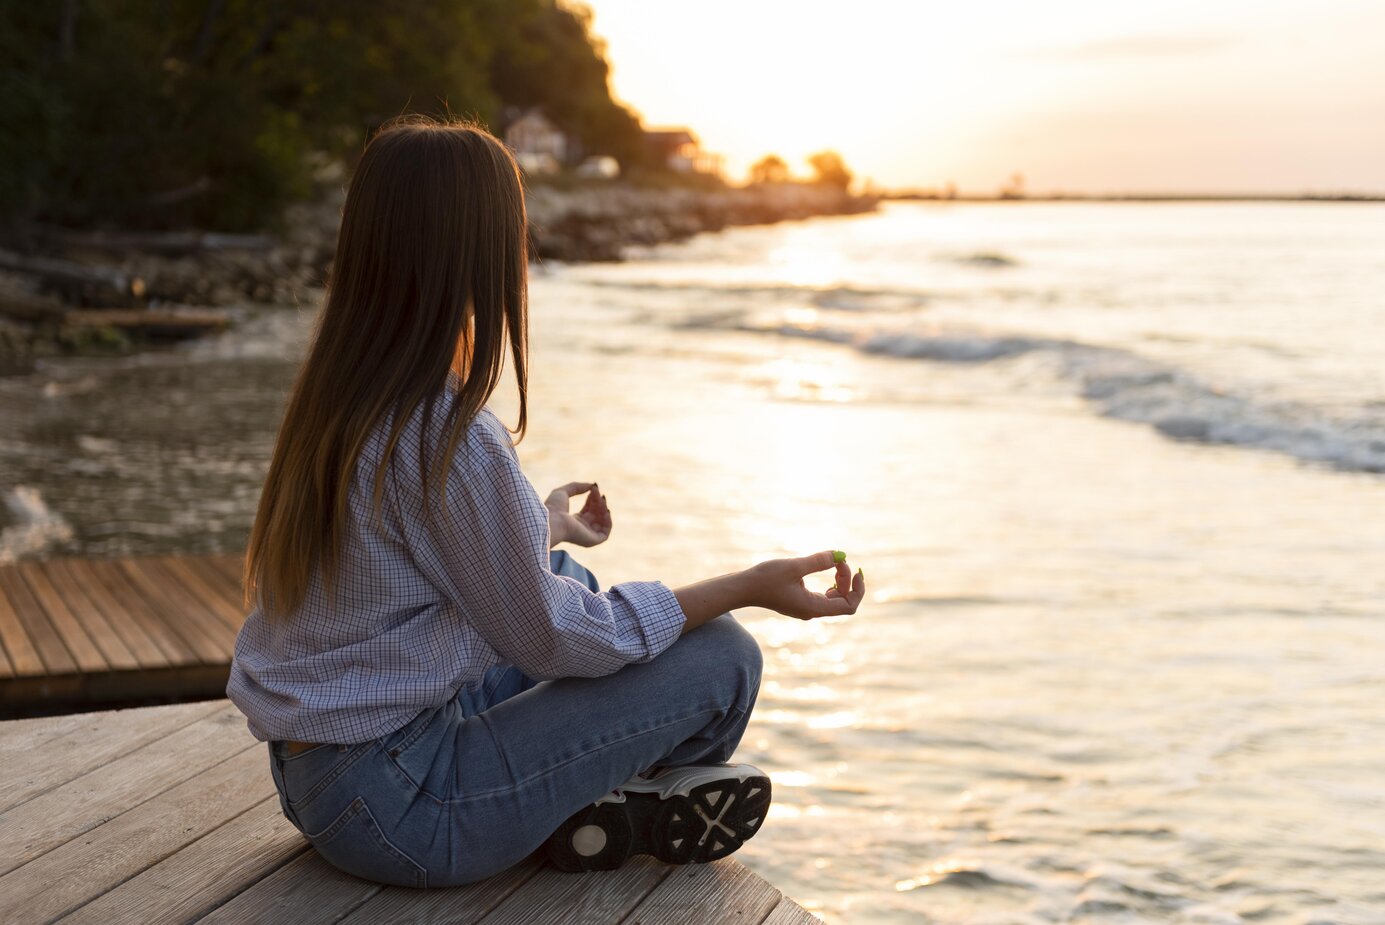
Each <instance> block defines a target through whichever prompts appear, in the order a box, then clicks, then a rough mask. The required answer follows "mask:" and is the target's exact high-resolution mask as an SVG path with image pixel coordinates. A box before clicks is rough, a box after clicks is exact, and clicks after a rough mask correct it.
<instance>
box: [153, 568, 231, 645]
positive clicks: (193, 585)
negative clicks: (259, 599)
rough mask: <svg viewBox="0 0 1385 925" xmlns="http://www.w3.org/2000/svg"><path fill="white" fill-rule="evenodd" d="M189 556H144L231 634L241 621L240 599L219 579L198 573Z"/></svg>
mask: <svg viewBox="0 0 1385 925" xmlns="http://www.w3.org/2000/svg"><path fill="white" fill-rule="evenodd" d="M192 558H193V557H192V556H161V557H159V558H157V559H147V560H146V562H147V564H148V565H149V566H150V567H151V568H157V569H159V570H160V571H161V572H162V573H163V574H165V575H168V576H169V578H170V580H173V581H178V582H181V583H182V585H183V587H185V588H187V590H188V592H189V593H190V594H192V595H193V596H194V597H196V598H197V599H198V600H199V601H200V602H201V603H202V604H203V606H205V607H207V608H208V609H209V610H211V611H212V612H213V613H214V614H216V616H217V618H218V619H220V620H221V622H222V623H224V624H225V625H226V626H227V628H229V629H230V630H231V633H232V635H233V637H234V634H235V633H238V632H240V627H241V624H242V623H244V622H245V612H244V611H242V610H241V607H240V601H239V599H237V598H236V597H235V595H234V594H233V592H232V589H231V588H230V587H229V586H228V585H226V584H225V583H222V582H217V583H215V584H214V583H212V582H210V581H208V580H207V579H206V578H204V577H203V576H202V573H201V572H199V571H197V570H196V569H195V568H193V566H192V563H191V562H190V561H189V560H190V559H192Z"/></svg>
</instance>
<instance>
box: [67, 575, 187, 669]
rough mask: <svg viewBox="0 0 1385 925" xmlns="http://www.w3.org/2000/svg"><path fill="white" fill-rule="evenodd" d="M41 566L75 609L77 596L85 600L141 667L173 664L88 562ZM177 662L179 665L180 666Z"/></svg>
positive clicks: (179, 661)
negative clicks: (102, 618)
mask: <svg viewBox="0 0 1385 925" xmlns="http://www.w3.org/2000/svg"><path fill="white" fill-rule="evenodd" d="M44 567H45V568H46V569H48V571H49V572H50V573H51V574H52V575H53V578H54V582H53V583H54V584H55V585H57V586H58V587H59V588H61V589H62V591H63V593H64V594H68V595H70V596H69V600H70V601H72V602H73V605H74V606H77V597H78V596H80V597H82V598H85V599H86V600H87V602H88V603H90V604H91V606H92V607H93V608H94V609H95V610H97V611H99V612H100V613H101V615H102V616H103V617H104V618H105V620H106V623H107V625H109V626H110V627H111V630H112V632H114V633H115V634H116V635H117V636H118V637H119V638H120V640H121V641H122V642H123V643H124V644H125V645H126V647H127V648H128V649H129V650H130V653H131V654H132V655H134V656H135V658H136V659H138V660H139V664H140V665H141V666H142V667H144V668H166V667H168V666H169V665H171V664H174V662H171V661H170V660H169V657H168V654H167V653H166V652H165V651H164V649H163V648H162V647H161V646H160V645H159V644H158V642H157V641H156V640H155V639H154V637H153V636H151V635H149V633H148V631H147V630H145V628H144V624H143V623H142V622H141V621H139V620H136V619H134V618H133V617H131V616H130V614H128V613H127V612H126V607H125V603H124V601H123V600H122V599H117V598H116V597H115V595H113V594H111V592H110V591H109V590H107V588H106V586H105V584H104V583H103V582H102V581H101V580H100V578H99V577H98V576H97V574H96V571H95V570H94V569H93V568H92V563H91V561H90V560H85V559H83V560H74V559H54V560H51V561H49V562H47V563H45V565H44ZM182 661H183V660H182V659H178V662H177V663H178V664H181V663H182Z"/></svg>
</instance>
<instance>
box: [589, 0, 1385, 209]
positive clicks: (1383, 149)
mask: <svg viewBox="0 0 1385 925" xmlns="http://www.w3.org/2000/svg"><path fill="white" fill-rule="evenodd" d="M588 5H589V6H590V7H591V8H592V10H593V12H594V13H595V22H594V29H595V32H596V33H597V34H598V35H599V36H601V37H602V38H604V39H606V41H607V43H608V49H607V51H608V57H609V59H610V61H611V63H612V66H613V78H612V79H613V84H614V90H615V92H616V95H617V96H618V97H619V98H621V99H622V100H624V101H626V102H628V103H629V104H630V105H631V106H633V107H634V108H635V109H636V110H638V111H639V112H641V113H642V114H643V115H644V117H645V122H646V125H664V124H683V125H688V126H691V127H692V128H693V129H694V130H695V131H696V132H697V133H698V134H699V136H700V137H701V139H702V141H703V144H704V145H705V146H706V147H707V148H709V149H712V150H714V151H718V152H721V153H723V154H725V155H726V158H727V168H728V173H729V174H730V175H731V177H732V178H733V179H739V178H741V177H743V176H744V173H745V169H746V167H747V166H748V165H749V164H750V163H751V162H752V161H754V160H755V159H756V158H757V157H759V156H760V155H761V154H763V153H765V152H768V151H775V152H777V153H779V154H781V155H783V156H784V157H785V158H786V159H788V160H789V161H790V163H791V165H792V166H793V167H794V168H795V169H796V170H799V171H803V172H806V171H807V168H806V166H805V165H804V164H803V162H802V159H803V157H804V156H805V155H806V154H808V153H810V152H812V151H814V150H818V149H820V148H823V147H834V148H836V149H838V150H839V151H841V152H842V154H843V155H844V156H845V158H846V160H847V162H848V164H849V165H851V166H852V167H854V168H855V170H856V172H857V173H858V175H860V176H862V177H871V178H873V179H874V180H875V181H876V182H877V183H881V184H885V185H889V186H905V185H924V186H930V185H940V184H943V183H946V182H948V181H953V182H955V183H957V184H958V186H959V187H961V188H962V189H963V190H966V191H972V192H993V191H995V189H996V188H997V187H998V186H999V185H1000V183H1001V182H1002V181H1004V179H1005V178H1006V177H1008V176H1009V175H1010V174H1012V173H1014V172H1016V171H1019V172H1022V173H1023V174H1024V175H1025V177H1026V179H1027V186H1028V188H1029V189H1030V190H1031V191H1034V192H1049V191H1055V190H1068V191H1087V192H1167V191H1180V192H1305V191H1314V192H1335V191H1344V190H1356V191H1378V192H1385V2H1368V0H1317V2H1310V0H1258V2H1252V0H1199V2H1187V0H1161V2H1159V3H1121V2H1112V0H1045V2H1034V0H1024V2H999V0H970V2H963V0H949V2H932V0H848V2H842V0H833V2H824V0H799V2H784V0H778V2H775V0H695V2H685V3H674V2H671V0H590V2H589V4H588Z"/></svg>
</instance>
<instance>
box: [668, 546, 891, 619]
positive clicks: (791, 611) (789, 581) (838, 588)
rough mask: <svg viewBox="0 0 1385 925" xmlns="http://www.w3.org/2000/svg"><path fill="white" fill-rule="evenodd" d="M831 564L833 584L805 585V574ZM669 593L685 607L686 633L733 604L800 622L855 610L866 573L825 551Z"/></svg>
mask: <svg viewBox="0 0 1385 925" xmlns="http://www.w3.org/2000/svg"><path fill="white" fill-rule="evenodd" d="M829 568H834V569H835V571H836V576H835V577H836V579H837V583H836V584H835V585H834V586H833V587H831V588H828V589H827V591H826V592H825V593H819V592H817V591H809V590H808V588H807V586H806V585H804V584H803V579H804V578H805V577H806V576H808V575H811V574H813V573H814V572H821V571H825V570H827V569H829ZM673 595H674V597H676V598H677V599H678V605H679V606H680V607H682V608H683V618H684V620H683V632H685V633H686V632H688V631H689V630H693V629H696V628H697V627H699V626H701V625H702V624H704V623H706V622H707V621H708V620H711V619H713V618H715V617H716V616H718V615H719V614H723V613H726V612H727V611H728V610H734V609H736V608H737V607H767V608H769V609H770V610H777V611H778V612H779V613H782V614H784V615H785V616H789V617H797V618H798V619H800V620H812V619H813V618H815V617H835V616H841V615H843V614H848V613H855V612H856V608H857V607H859V606H861V601H862V600H863V599H864V598H865V596H866V576H865V574H864V573H863V572H861V571H860V570H859V569H858V570H857V572H856V575H855V577H852V574H851V568H850V567H849V566H848V565H847V564H846V553H842V552H834V551H833V550H831V549H826V550H823V551H822V552H816V553H813V554H812V555H811V556H800V557H799V558H797V559H770V560H769V561H767V562H761V563H760V564H759V565H755V566H751V567H750V568H748V569H746V570H745V571H743V572H732V573H731V574H729V575H721V576H719V577H717V578H708V579H705V580H703V581H699V582H696V583H694V584H690V585H684V586H683V587H681V588H677V589H675V590H674V592H673Z"/></svg>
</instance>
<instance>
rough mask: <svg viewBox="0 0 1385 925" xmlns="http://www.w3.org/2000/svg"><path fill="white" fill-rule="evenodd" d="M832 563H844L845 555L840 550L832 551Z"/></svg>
mask: <svg viewBox="0 0 1385 925" xmlns="http://www.w3.org/2000/svg"><path fill="white" fill-rule="evenodd" d="M832 561H833V562H845V561H846V553H844V552H842V551H841V550H840V549H834V550H833V551H832Z"/></svg>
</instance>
